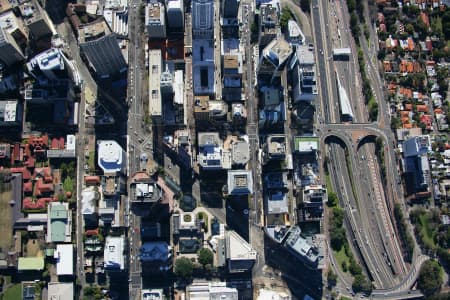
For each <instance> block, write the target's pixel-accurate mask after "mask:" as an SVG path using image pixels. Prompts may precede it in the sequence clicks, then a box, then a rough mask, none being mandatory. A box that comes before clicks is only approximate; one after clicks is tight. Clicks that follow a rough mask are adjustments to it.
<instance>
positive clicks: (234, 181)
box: [227, 170, 253, 195]
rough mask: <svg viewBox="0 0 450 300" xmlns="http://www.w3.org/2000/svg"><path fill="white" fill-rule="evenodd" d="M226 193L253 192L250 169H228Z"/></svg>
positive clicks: (246, 193) (243, 193)
mask: <svg viewBox="0 0 450 300" xmlns="http://www.w3.org/2000/svg"><path fill="white" fill-rule="evenodd" d="M227 185H228V194H229V195H248V194H252V193H253V178H252V171H251V170H228V181H227Z"/></svg>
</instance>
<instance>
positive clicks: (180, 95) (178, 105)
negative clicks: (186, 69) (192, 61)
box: [173, 70, 187, 124]
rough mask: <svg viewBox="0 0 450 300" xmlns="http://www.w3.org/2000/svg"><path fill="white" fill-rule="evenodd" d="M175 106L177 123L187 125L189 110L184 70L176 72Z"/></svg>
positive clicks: (174, 86)
mask: <svg viewBox="0 0 450 300" xmlns="http://www.w3.org/2000/svg"><path fill="white" fill-rule="evenodd" d="M173 92H174V94H173V105H174V109H175V122H176V123H178V124H186V118H187V108H186V101H185V100H184V76H183V70H177V71H175V76H174V83H173Z"/></svg>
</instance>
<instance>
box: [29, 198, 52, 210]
mask: <svg viewBox="0 0 450 300" xmlns="http://www.w3.org/2000/svg"><path fill="white" fill-rule="evenodd" d="M52 201H54V200H53V198H39V199H36V200H33V198H31V197H26V198H25V199H23V204H22V206H23V208H24V209H44V208H45V207H46V205H47V203H48V202H52Z"/></svg>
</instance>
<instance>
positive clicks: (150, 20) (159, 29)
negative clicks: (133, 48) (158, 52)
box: [145, 2, 166, 39]
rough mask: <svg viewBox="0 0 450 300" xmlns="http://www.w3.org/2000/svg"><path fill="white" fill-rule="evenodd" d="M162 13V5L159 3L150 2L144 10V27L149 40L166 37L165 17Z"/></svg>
mask: <svg viewBox="0 0 450 300" xmlns="http://www.w3.org/2000/svg"><path fill="white" fill-rule="evenodd" d="M164 13H165V11H164V5H163V4H162V3H159V2H150V3H149V4H148V5H147V7H146V8H145V26H146V28H147V33H148V37H149V38H150V39H163V38H165V37H166V16H165V14H164Z"/></svg>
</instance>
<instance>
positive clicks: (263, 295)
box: [256, 289, 292, 300]
mask: <svg viewBox="0 0 450 300" xmlns="http://www.w3.org/2000/svg"><path fill="white" fill-rule="evenodd" d="M291 299H292V298H291V296H290V295H289V294H288V293H285V292H277V291H273V290H268V289H260V290H259V291H258V297H257V298H256V300H291Z"/></svg>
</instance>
